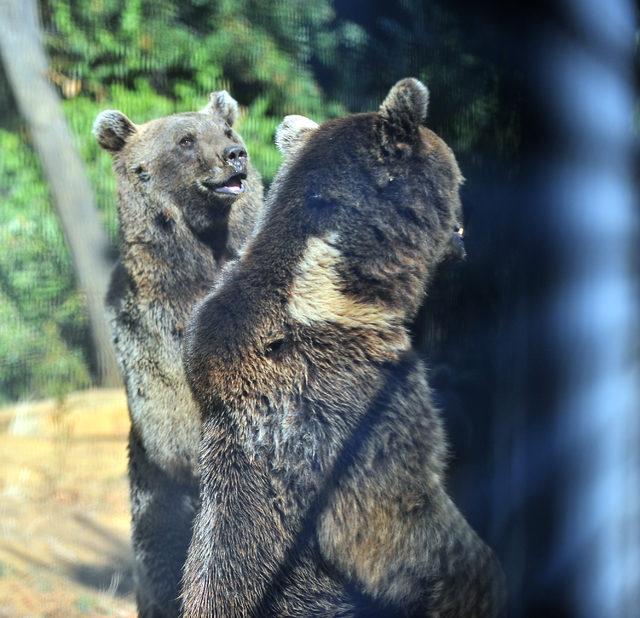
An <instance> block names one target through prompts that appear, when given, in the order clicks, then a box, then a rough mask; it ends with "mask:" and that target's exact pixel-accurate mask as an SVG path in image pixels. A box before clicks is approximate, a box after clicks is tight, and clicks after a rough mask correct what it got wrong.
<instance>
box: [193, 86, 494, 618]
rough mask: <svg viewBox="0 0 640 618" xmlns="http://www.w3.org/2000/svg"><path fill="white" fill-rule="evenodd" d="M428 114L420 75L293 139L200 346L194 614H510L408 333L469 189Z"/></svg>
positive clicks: (287, 130)
mask: <svg viewBox="0 0 640 618" xmlns="http://www.w3.org/2000/svg"><path fill="white" fill-rule="evenodd" d="M427 105H428V91H427V88H426V87H425V86H424V85H423V84H422V83H421V82H420V81H418V80H416V79H405V80H402V81H400V82H399V83H398V84H396V85H395V86H394V87H393V88H392V89H391V91H390V92H389V94H388V95H387V97H386V99H385V101H384V102H383V104H382V106H381V107H380V109H379V111H378V112H376V113H367V114H356V115H352V116H348V117H346V118H342V119H339V120H332V121H329V122H327V123H325V124H323V125H322V126H320V127H319V126H317V125H316V124H315V123H313V122H312V121H310V120H308V119H306V118H302V117H300V116H289V117H287V118H285V120H284V122H283V123H282V125H281V126H280V127H279V129H278V132H277V135H276V142H277V144H278V146H279V147H280V149H281V151H282V152H283V154H284V163H283V165H282V168H281V169H280V171H279V173H278V175H277V177H276V179H275V181H274V183H273V185H272V188H271V190H270V193H269V196H268V199H267V202H266V204H265V212H264V215H263V219H262V222H261V225H260V227H259V229H258V231H257V232H256V235H255V236H254V237H253V238H252V239H251V240H250V241H249V243H248V245H247V247H246V249H245V251H244V252H243V255H242V257H241V259H240V260H239V261H237V262H236V263H235V264H234V265H233V266H232V268H230V269H229V270H228V271H227V272H226V273H225V277H224V281H223V282H222V283H221V284H220V285H219V286H217V288H216V289H214V290H213V291H212V293H211V294H210V295H209V296H208V297H207V298H206V299H205V300H204V301H203V302H202V303H200V304H199V305H198V307H197V308H196V310H195V312H194V316H193V318H192V320H191V321H190V323H189V326H188V329H187V335H186V339H185V346H184V358H185V366H186V371H187V376H188V380H189V383H190V385H191V388H192V390H193V393H194V396H195V399H196V401H197V402H198V404H199V406H200V411H201V413H202V417H203V444H202V449H201V453H200V467H201V477H200V496H201V509H200V511H199V513H198V515H197V517H196V521H195V526H194V535H193V538H192V541H191V545H190V548H189V555H188V558H187V564H186V568H185V582H184V589H183V596H184V609H185V615H186V616H188V617H205V616H208V617H209V616H216V617H227V618H228V617H235V616H346V615H367V616H370V615H372V614H373V613H375V609H376V608H377V612H378V615H381V616H392V615H399V616H430V617H433V618H435V617H438V618H445V617H446V618H454V617H457V618H473V617H477V618H489V617H494V616H497V615H499V614H500V611H501V607H502V599H503V594H502V574H501V570H500V567H499V565H498V564H497V562H496V560H495V558H494V556H493V553H492V552H491V550H490V549H489V548H488V547H486V546H485V545H484V543H483V542H482V541H481V540H480V539H479V538H478V536H477V535H476V534H475V533H474V531H473V530H472V529H471V528H470V526H469V525H468V523H467V522H466V520H465V519H464V517H463V516H462V515H461V513H460V512H459V511H458V509H457V508H456V506H455V505H454V504H453V502H452V501H451V499H450V497H449V496H448V495H447V493H446V490H445V486H444V483H445V481H444V475H445V462H446V456H447V455H446V453H447V445H446V438H445V433H444V430H443V426H442V422H441V420H440V416H439V413H438V410H437V409H436V407H435V406H434V404H433V402H432V397H431V393H430V389H429V386H428V383H427V379H426V370H425V367H424V365H423V363H422V362H421V360H420V359H419V357H418V355H417V354H416V353H415V352H414V351H413V350H412V348H411V343H410V336H409V332H408V328H409V324H410V323H411V320H412V318H413V317H414V315H415V313H416V312H417V310H418V308H419V306H420V304H421V302H422V300H423V296H424V294H425V291H426V286H427V282H428V280H429V278H430V277H431V276H432V275H433V274H434V271H435V269H436V268H437V266H438V264H439V263H440V262H441V261H442V260H443V259H444V258H445V257H446V256H447V255H448V254H450V253H452V252H459V250H460V249H459V242H458V241H459V238H458V232H459V228H460V223H461V206H460V200H459V186H460V183H461V180H462V177H461V174H460V171H459V169H458V166H457V163H456V160H455V157H454V155H453V153H452V152H451V150H450V149H449V148H448V147H447V145H446V144H445V143H444V142H443V141H442V140H441V139H440V138H439V137H438V136H436V135H435V134H434V133H433V132H432V131H430V130H429V129H427V128H426V127H425V126H423V125H424V122H425V119H426V115H427Z"/></svg>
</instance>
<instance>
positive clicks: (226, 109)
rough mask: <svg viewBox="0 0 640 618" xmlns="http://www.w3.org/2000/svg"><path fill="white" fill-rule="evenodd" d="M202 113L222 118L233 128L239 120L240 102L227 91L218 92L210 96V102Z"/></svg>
mask: <svg viewBox="0 0 640 618" xmlns="http://www.w3.org/2000/svg"><path fill="white" fill-rule="evenodd" d="M200 113H201V114H215V115H216V116H220V117H221V118H222V119H223V120H224V121H225V122H226V123H227V124H228V125H229V126H230V127H232V126H233V123H234V122H235V121H236V120H237V118H238V102H237V101H236V100H235V99H234V98H233V97H232V96H231V95H230V94H229V93H228V92H227V91H226V90H218V91H217V92H212V93H211V94H210V95H209V102H208V103H207V104H206V105H205V107H203V108H202V109H201V110H200Z"/></svg>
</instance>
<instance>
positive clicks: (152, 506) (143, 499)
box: [129, 430, 198, 618]
mask: <svg viewBox="0 0 640 618" xmlns="http://www.w3.org/2000/svg"><path fill="white" fill-rule="evenodd" d="M129 481H130V494H131V512H132V543H133V555H134V581H135V592H136V603H137V607H138V616H140V617H141V618H178V617H179V616H180V612H181V603H180V599H179V596H180V582H181V579H182V570H183V567H184V563H185V560H186V557H187V549H188V547H189V541H190V539H191V530H192V526H193V519H194V517H195V513H196V510H197V507H198V488H197V484H196V480H195V479H194V480H193V482H192V483H189V482H185V483H179V482H176V481H175V480H174V479H172V478H170V477H169V476H168V475H167V473H166V472H164V471H163V470H162V469H161V468H160V467H159V466H157V465H156V464H154V463H153V462H151V461H150V460H149V459H148V457H147V454H146V452H145V450H144V447H143V446H142V444H141V443H140V441H139V439H138V438H137V437H136V435H135V433H134V431H133V430H131V432H130V434H129Z"/></svg>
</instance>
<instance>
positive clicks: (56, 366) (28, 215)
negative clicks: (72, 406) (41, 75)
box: [0, 129, 91, 402]
mask: <svg viewBox="0 0 640 618" xmlns="http://www.w3.org/2000/svg"><path fill="white" fill-rule="evenodd" d="M0 152H2V157H0V201H1V202H2V208H0V245H1V246H2V251H1V252H0V369H1V371H0V402H1V401H7V400H11V399H19V398H25V397H42V396H46V395H56V396H57V395H61V394H64V392H66V391H67V390H69V389H73V388H81V387H86V386H88V385H89V384H90V383H91V380H90V376H89V371H88V369H87V363H86V360H85V358H84V355H83V353H82V343H83V339H84V337H85V336H86V334H85V333H86V318H85V315H84V311H83V303H82V299H81V298H80V295H79V294H78V292H77V291H76V289H75V286H74V279H73V270H72V268H71V263H70V260H69V256H68V252H67V248H66V246H65V245H64V242H63V240H62V236H61V232H60V228H59V225H58V220H57V218H56V216H55V214H54V213H53V211H52V209H51V202H50V196H49V193H48V189H47V186H46V185H45V183H44V182H43V181H42V177H41V173H40V169H39V166H38V162H37V161H36V159H35V157H34V155H33V153H32V152H31V150H30V149H29V147H28V146H27V145H26V144H25V143H24V139H23V138H22V136H21V135H18V134H15V133H10V132H8V131H5V130H3V129H0Z"/></svg>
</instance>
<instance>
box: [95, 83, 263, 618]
mask: <svg viewBox="0 0 640 618" xmlns="http://www.w3.org/2000/svg"><path fill="white" fill-rule="evenodd" d="M237 114H238V104H237V103H236V101H235V100H234V99H233V98H232V97H231V96H230V95H229V94H228V93H227V92H225V91H219V92H214V93H212V94H211V97H210V101H209V104H208V105H207V106H206V107H205V108H204V109H202V110H201V111H199V112H188V113H181V114H173V115H171V116H165V117H163V118H157V119H155V120H151V121H149V122H146V123H144V124H140V125H136V124H134V123H133V122H132V121H131V120H129V118H127V117H126V116H125V115H124V114H123V113H122V112H119V111H115V110H108V111H104V112H102V113H101V114H100V115H99V116H98V117H97V119H96V121H95V124H94V134H95V136H96V138H97V140H98V142H99V144H100V145H101V146H102V147H103V148H104V149H105V150H107V151H108V152H110V153H111V154H112V155H113V169H114V172H115V175H116V181H117V186H118V224H119V236H120V262H119V263H118V265H117V266H116V268H115V270H114V273H113V276H112V279H111V286H110V290H109V294H108V298H107V305H108V310H109V313H110V319H111V326H112V332H113V339H114V343H115V348H116V355H117V358H118V363H119V365H120V369H121V371H122V374H123V377H124V381H125V386H126V390H127V400H128V404H129V413H130V416H131V431H130V436H129V481H130V494H131V508H132V541H133V553H134V578H135V591H136V600H137V605H138V613H139V615H140V616H143V617H146V616H154V617H159V616H162V617H166V618H169V617H170V618H177V616H179V615H180V600H179V595H180V580H181V577H182V568H183V566H184V562H185V559H186V554H187V547H188V544H189V540H190V538H191V528H192V525H193V518H194V515H195V512H196V509H197V508H198V466H197V460H198V449H199V446H200V428H201V419H200V414H199V411H198V408H197V406H196V403H195V402H194V400H193V397H192V395H191V391H190V390H189V387H188V385H187V382H186V378H185V374H184V370H183V366H182V363H181V356H182V340H183V333H184V330H185V325H186V321H187V318H188V316H189V314H190V312H191V310H192V308H193V305H194V304H195V303H196V302H197V301H198V300H200V299H202V298H203V297H204V295H205V294H206V292H207V291H208V290H209V289H210V288H211V286H212V285H213V283H214V282H215V281H216V280H217V278H218V277H219V275H220V273H221V270H222V268H223V266H224V265H225V263H227V262H229V261H231V260H233V259H236V258H237V257H238V254H239V252H240V251H241V249H242V246H243V245H244V243H245V242H246V240H247V238H248V237H249V236H250V235H251V233H252V231H253V228H254V224H255V221H256V219H257V217H258V214H259V212H260V208H261V206H262V183H261V180H260V176H259V175H258V173H257V172H256V171H255V170H254V168H253V166H252V165H251V163H250V161H249V158H248V155H247V149H246V147H245V145H244V142H243V141H242V139H241V137H240V136H239V135H238V134H237V133H236V131H234V129H233V125H234V122H235V120H236V117H237Z"/></svg>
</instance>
